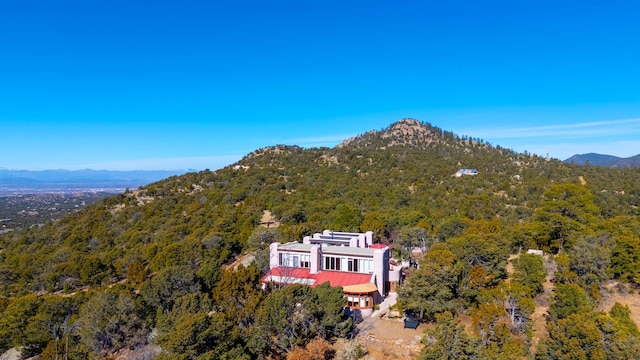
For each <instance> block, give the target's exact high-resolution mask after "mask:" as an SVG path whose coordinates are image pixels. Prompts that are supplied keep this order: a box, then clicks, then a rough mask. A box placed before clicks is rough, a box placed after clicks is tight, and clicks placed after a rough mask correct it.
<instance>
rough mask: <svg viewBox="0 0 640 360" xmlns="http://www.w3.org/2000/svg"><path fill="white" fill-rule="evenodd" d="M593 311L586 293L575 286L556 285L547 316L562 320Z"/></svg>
mask: <svg viewBox="0 0 640 360" xmlns="http://www.w3.org/2000/svg"><path fill="white" fill-rule="evenodd" d="M592 309H593V303H592V301H591V299H590V298H589V295H588V294H587V292H586V291H585V290H584V289H582V288H581V287H580V286H578V285H576V284H556V286H555V289H554V292H553V297H552V299H551V306H550V308H549V314H550V315H551V318H552V319H564V318H566V317H569V316H571V315H573V314H580V313H586V312H589V311H591V310H592Z"/></svg>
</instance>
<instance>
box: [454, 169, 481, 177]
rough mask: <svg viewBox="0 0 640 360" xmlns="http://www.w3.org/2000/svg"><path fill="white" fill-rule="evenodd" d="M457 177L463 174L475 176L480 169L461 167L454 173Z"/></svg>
mask: <svg viewBox="0 0 640 360" xmlns="http://www.w3.org/2000/svg"><path fill="white" fill-rule="evenodd" d="M453 175H454V176H455V177H460V176H463V175H470V176H475V175H478V170H476V169H460V170H458V171H456V173H455V174H453Z"/></svg>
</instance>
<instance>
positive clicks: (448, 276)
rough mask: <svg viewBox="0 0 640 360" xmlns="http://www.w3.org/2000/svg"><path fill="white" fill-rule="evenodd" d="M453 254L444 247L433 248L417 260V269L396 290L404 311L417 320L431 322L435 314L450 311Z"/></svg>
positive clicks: (453, 285) (451, 304)
mask: <svg viewBox="0 0 640 360" xmlns="http://www.w3.org/2000/svg"><path fill="white" fill-rule="evenodd" d="M454 265H455V254H454V253H452V252H451V251H450V250H449V249H448V248H447V246H446V245H445V244H442V243H438V244H435V245H433V246H432V247H431V248H430V249H429V251H427V253H426V254H425V256H424V258H423V259H422V260H421V261H420V268H419V269H416V270H413V271H412V272H410V273H409V275H408V276H407V279H406V280H405V282H404V284H403V285H402V286H401V287H400V289H399V290H398V295H399V296H400V298H401V299H402V303H403V305H404V308H405V310H409V311H413V312H416V313H418V314H419V317H420V318H421V319H422V318H426V319H435V315H436V314H439V313H441V312H444V311H451V310H453V302H452V300H453V299H454V297H455V288H456V276H455V267H454Z"/></svg>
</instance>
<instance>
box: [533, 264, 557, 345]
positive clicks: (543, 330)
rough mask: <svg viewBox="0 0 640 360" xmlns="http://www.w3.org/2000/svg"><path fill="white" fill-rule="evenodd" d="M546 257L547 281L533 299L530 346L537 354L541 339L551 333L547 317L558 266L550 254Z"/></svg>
mask: <svg viewBox="0 0 640 360" xmlns="http://www.w3.org/2000/svg"><path fill="white" fill-rule="evenodd" d="M544 259H545V260H544V266H545V269H546V270H547V276H546V277H545V282H544V283H543V284H542V289H543V291H542V293H541V294H538V295H537V296H536V297H535V298H534V299H533V301H534V302H535V304H536V310H535V311H534V312H533V314H531V321H532V322H533V338H532V339H531V347H530V348H529V351H530V353H531V354H535V353H536V351H537V350H538V343H539V342H540V339H542V338H544V337H546V336H547V335H548V334H549V333H548V332H547V319H546V317H547V315H548V313H549V302H550V300H551V295H552V294H553V282H552V280H553V278H554V276H555V275H554V274H555V272H556V266H555V262H554V260H553V258H551V257H550V255H546V256H545V258H544Z"/></svg>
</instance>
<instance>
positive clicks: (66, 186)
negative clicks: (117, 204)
mask: <svg viewBox="0 0 640 360" xmlns="http://www.w3.org/2000/svg"><path fill="white" fill-rule="evenodd" d="M193 171H196V170H192V169H185V170H149V171H145V170H134V171H109V170H91V169H85V170H42V171H30V170H8V169H0V196H3V195H17V194H42V193H63V194H72V193H78V192H107V193H119V192H122V191H124V190H125V189H127V188H129V189H135V188H138V187H139V186H143V185H148V184H150V183H153V182H156V181H159V180H163V179H166V178H168V177H170V176H174V175H182V174H185V173H187V172H193Z"/></svg>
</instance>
